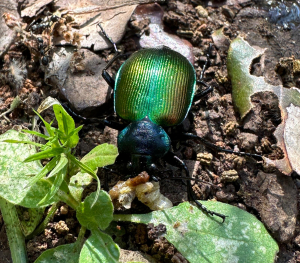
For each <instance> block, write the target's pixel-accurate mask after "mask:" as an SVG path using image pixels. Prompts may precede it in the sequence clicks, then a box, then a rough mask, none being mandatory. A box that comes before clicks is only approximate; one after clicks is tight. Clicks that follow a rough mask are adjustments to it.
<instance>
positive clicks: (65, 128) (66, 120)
mask: <svg viewBox="0 0 300 263" xmlns="http://www.w3.org/2000/svg"><path fill="white" fill-rule="evenodd" d="M53 111H54V114H55V117H56V120H57V123H58V128H59V130H60V131H62V132H64V133H65V135H66V136H68V135H69V134H70V133H71V132H72V131H73V130H75V122H74V120H73V118H72V117H71V116H70V115H69V114H68V113H67V112H66V111H65V109H64V108H63V106H61V105H53ZM78 141H79V136H78V133H76V132H75V133H73V135H72V136H71V137H70V138H68V143H67V145H68V146H69V147H70V148H73V147H75V146H76V145H77V143H78ZM63 142H65V141H63Z"/></svg>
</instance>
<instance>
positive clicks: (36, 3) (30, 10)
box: [21, 0, 53, 17]
mask: <svg viewBox="0 0 300 263" xmlns="http://www.w3.org/2000/svg"><path fill="white" fill-rule="evenodd" d="M51 2H53V0H29V1H28V3H27V4H26V7H25V8H24V9H23V10H22V11H21V17H24V16H28V17H34V16H37V15H39V14H40V13H41V12H43V11H44V10H45V8H46V6H47V5H48V4H50V3H51Z"/></svg>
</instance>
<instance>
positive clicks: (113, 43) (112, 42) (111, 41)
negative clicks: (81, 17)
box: [97, 23, 119, 53]
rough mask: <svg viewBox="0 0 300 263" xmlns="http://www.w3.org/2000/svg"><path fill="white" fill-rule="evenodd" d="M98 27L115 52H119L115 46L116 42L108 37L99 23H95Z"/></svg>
mask: <svg viewBox="0 0 300 263" xmlns="http://www.w3.org/2000/svg"><path fill="white" fill-rule="evenodd" d="M97 26H98V27H100V30H101V33H102V34H103V36H104V37H105V38H106V39H107V40H108V41H109V42H110V43H111V44H112V45H113V47H114V50H115V52H116V53H119V51H118V49H117V46H116V43H115V42H114V41H113V40H112V38H111V37H109V36H108V35H107V34H106V32H105V31H104V29H103V27H102V26H101V24H100V23H98V24H97Z"/></svg>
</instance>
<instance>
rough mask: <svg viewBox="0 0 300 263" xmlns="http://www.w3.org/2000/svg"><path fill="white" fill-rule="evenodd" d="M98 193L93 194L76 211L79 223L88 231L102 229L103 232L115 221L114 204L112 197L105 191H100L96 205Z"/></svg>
mask: <svg viewBox="0 0 300 263" xmlns="http://www.w3.org/2000/svg"><path fill="white" fill-rule="evenodd" d="M95 196H96V193H95V192H94V193H91V194H90V195H89V196H88V197H87V198H85V199H84V202H82V203H81V204H80V206H79V207H78V208H77V210H76V216H77V219H78V221H79V223H80V224H81V225H82V226H85V227H86V228H88V229H92V230H93V229H95V228H98V227H100V228H101V229H102V230H103V229H105V228H107V227H108V226H109V224H110V222H111V221H112V219H113V210H114V207H113V204H112V201H111V199H110V196H109V194H108V193H107V192H105V191H100V194H99V196H98V198H97V199H96V203H95V204H94V205H93V206H92V204H93V202H94V200H95Z"/></svg>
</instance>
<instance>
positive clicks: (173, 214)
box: [114, 201, 278, 263]
mask: <svg viewBox="0 0 300 263" xmlns="http://www.w3.org/2000/svg"><path fill="white" fill-rule="evenodd" d="M201 202H202V203H203V205H205V206H206V207H207V208H208V209H210V210H213V211H216V212H218V213H222V214H225V215H227V216H228V217H227V218H226V220H225V222H224V223H222V219H221V218H218V217H212V216H208V215H206V214H205V213H203V212H202V211H201V210H200V209H198V208H196V207H195V206H192V205H191V204H190V203H188V202H185V203H182V204H180V205H179V206H177V207H172V208H170V209H166V210H164V211H155V212H152V213H149V214H142V215H114V220H117V221H131V222H136V223H144V224H149V223H153V224H154V225H155V226H157V225H158V224H164V225H165V226H166V228H167V232H166V234H165V235H164V237H165V238H166V239H167V240H168V241H169V242H171V243H172V244H173V245H174V246H175V247H176V248H177V249H178V250H179V252H180V253H181V254H182V255H183V256H184V257H185V258H186V259H187V260H189V262H191V263H203V262H218V263H228V262H241V263H253V262H255V263H268V262H270V263H271V262H272V263H273V262H274V260H275V258H276V253H277V252H278V245H277V243H276V242H275V241H274V239H273V238H272V237H271V236H270V234H269V233H268V231H267V230H266V229H265V227H264V225H263V224H262V223H261V222H260V221H259V220H257V219H256V218H255V217H254V216H253V215H251V214H249V213H247V212H246V211H244V210H241V209H239V208H237V207H235V206H231V205H228V204H223V203H219V202H213V201H206V202H204V201H201Z"/></svg>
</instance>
